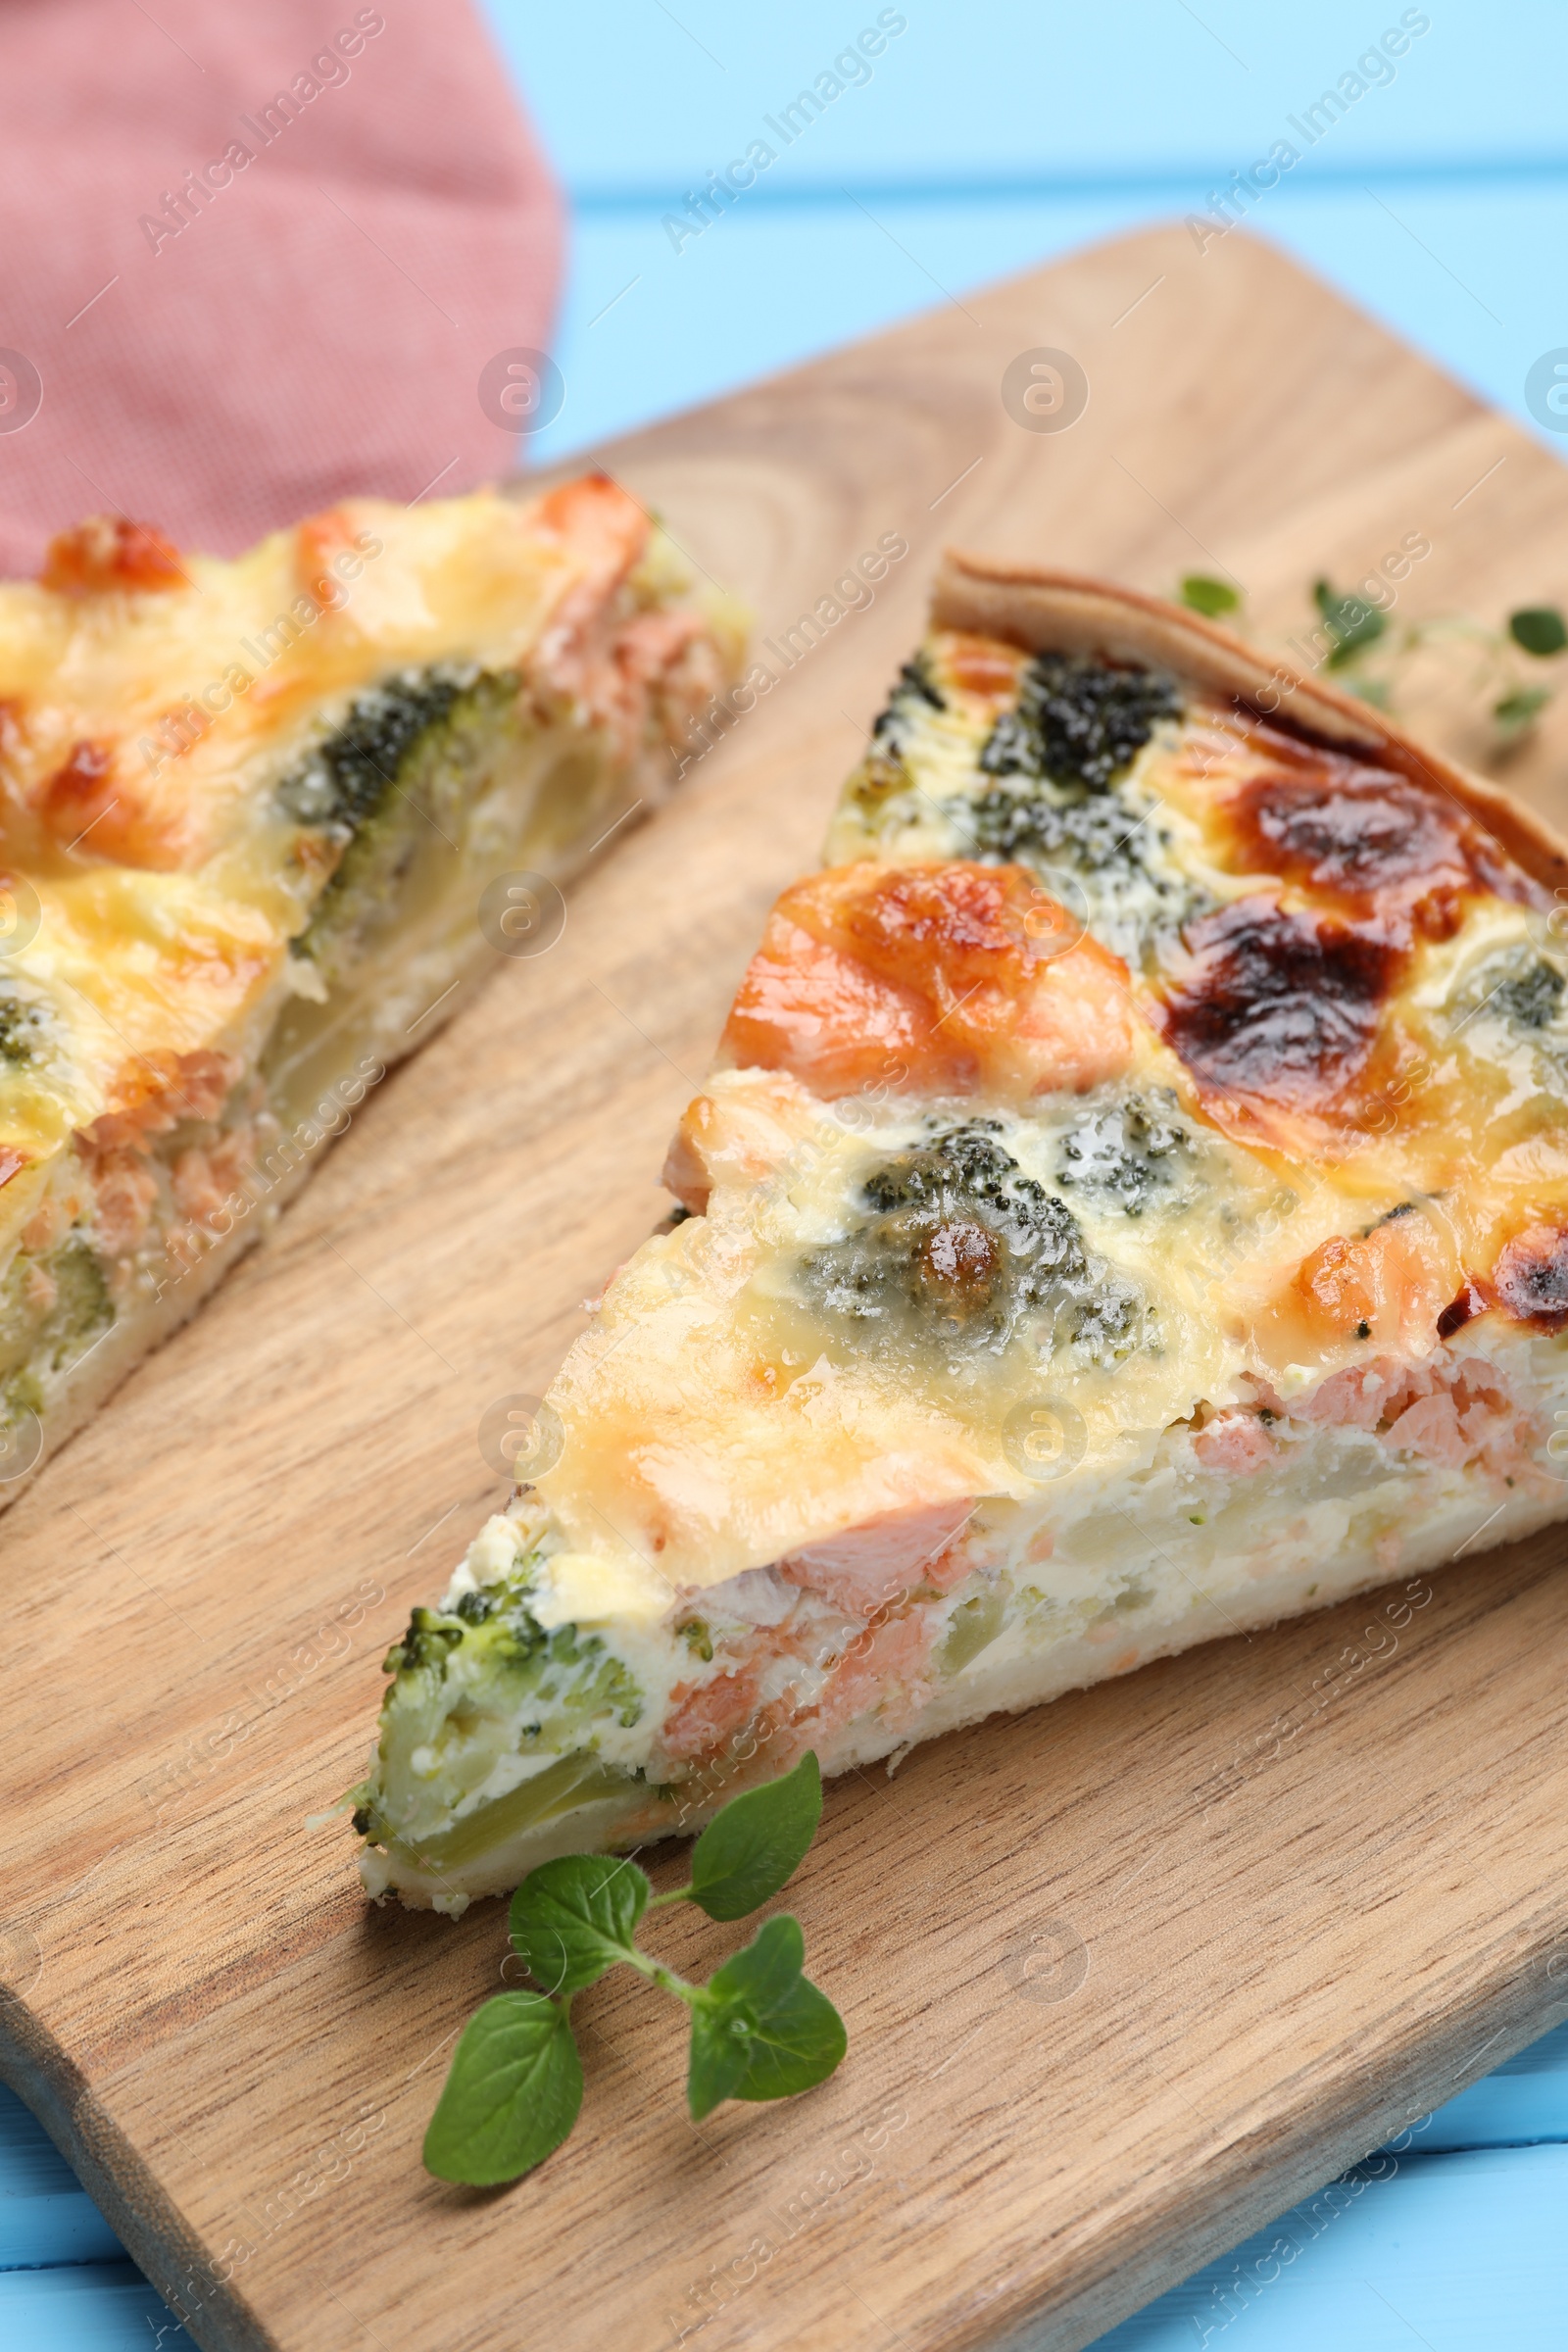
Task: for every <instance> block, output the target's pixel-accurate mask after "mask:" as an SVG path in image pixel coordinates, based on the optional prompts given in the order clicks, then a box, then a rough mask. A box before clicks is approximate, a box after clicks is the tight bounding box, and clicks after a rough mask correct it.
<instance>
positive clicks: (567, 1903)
mask: <svg viewBox="0 0 1568 2352" xmlns="http://www.w3.org/2000/svg"><path fill="white" fill-rule="evenodd" d="M821 1817H822V1777H821V1774H820V1772H819V1771H818V1769H817V1762H816V1758H815V1756H814V1755H806V1756H803V1757H802V1758H801V1761H800V1762H799V1764H797V1765H796V1767H795V1769H794V1771H793V1772H788V1773H786V1774H785V1775H784V1776H783V1778H782V1779H780V1780H777V1781H771V1782H769V1783H768V1784H767V1786H766V1787H765V1788H762V1789H747V1790H746V1792H745V1793H744V1794H743V1795H741V1796H737V1797H733V1798H732V1799H731V1800H730V1802H729V1803H728V1804H727V1805H725V1806H724V1807H723V1808H722V1810H721V1811H720V1812H718V1813H716V1814H715V1815H714V1816H713V1819H712V1820H711V1822H710V1823H709V1825H708V1827H707V1829H706V1830H704V1832H703V1834H702V1836H701V1837H700V1838H698V1840H697V1843H696V1845H695V1846H694V1847H693V1849H692V1875H691V1881H690V1884H689V1885H687V1886H685V1887H674V1888H672V1889H671V1891H670V1892H669V1893H668V1894H657V1895H656V1894H655V1892H654V1889H653V1885H652V1882H651V1881H650V1880H649V1878H648V1875H647V1873H646V1872H645V1871H641V1870H639V1869H638V1867H637V1865H636V1863H635V1862H629V1861H624V1860H620V1859H617V1858H616V1857H615V1856H614V1855H613V1854H566V1855H563V1856H562V1857H561V1859H560V1860H558V1861H555V1862H545V1863H542V1864H541V1865H540V1867H539V1869H537V1870H535V1871H532V1872H530V1874H529V1876H528V1877H527V1878H526V1879H524V1881H523V1883H522V1885H521V1886H520V1887H518V1888H517V1891H516V1893H515V1895H514V1896H513V1898H512V1912H511V1918H510V1922H509V1926H510V1930H511V1936H512V1945H513V1949H514V1951H515V1952H516V1954H517V1956H518V1958H519V1959H520V1960H521V1961H522V1962H523V1963H524V1965H525V1966H526V1968H527V1970H528V1973H529V1975H530V1976H531V1977H532V1978H533V1979H534V1982H535V1983H536V1984H537V1985H539V1986H541V1987H542V1989H541V1990H539V1991H537V1992H529V1991H521V1990H519V1991H515V1992H501V1993H497V1994H496V1996H495V1997H494V1999H493V2000H488V2001H486V2002H485V2003H484V2005H483V2007H482V2008H480V2009H478V2010H476V2011H475V2012H474V2014H473V2016H472V2017H471V2018H470V2019H469V2020H468V2023H467V2024H466V2026H465V2027H464V2029H463V2033H462V2034H461V2035H460V2037H459V2040H458V2046H457V2050H456V2052H455V2053H454V2056H453V2060H452V2066H451V2071H450V2072H449V2074H448V2076H447V2079H446V2083H445V2085H444V2087H443V2089H442V2092H441V2096H440V2099H439V2101H438V2102H437V2105H436V2110H435V2113H434V2115H433V2116H432V2117H431V2119H430V2127H429V2130H428V2131H426V2133H425V2135H424V2162H425V2167H426V2169H427V2171H429V2172H432V2173H434V2174H435V2175H436V2177H437V2179H438V2180H456V2181H462V2182H465V2183H466V2184H468V2185H470V2186H474V2187H486V2188H488V2187H493V2186H494V2185H495V2184H496V2183H497V2182H499V2181H503V2180H516V2179H517V2178H518V2176H519V2175H520V2174H522V2173H527V2172H531V2171H532V2170H533V2168H534V2167H535V2165H539V2164H542V2163H543V2162H544V2160H545V2158H546V2157H547V2156H549V2155H551V2154H553V2153H554V2151H555V2150H556V2149H557V2148H559V2147H560V2145H561V2143H562V2141H563V2140H564V2139H565V2138H566V2137H567V2135H568V2133H569V2132H570V2131H571V2128H572V2126H573V2124H575V2122H576V2121H577V2115H578V2111H579V2109H580V2108H581V2106H582V2091H583V2081H582V2062H581V2060H580V2058H579V2057H578V2054H577V2043H576V2038H575V2036H574V2035H573V2034H572V2030H571V2004H572V2000H573V1998H574V1996H575V1995H576V1994H577V1993H579V1992H582V1991H584V1990H585V1989H586V1987H587V1986H588V1985H594V1984H597V1983H598V1981H599V1979H600V1978H601V1977H602V1976H604V1975H605V1974H606V1973H607V1972H608V1971H609V1970H610V1969H612V1968H615V1967H620V1966H625V1967H627V1968H634V1969H636V1970H637V1971H638V1972H639V1974H640V1975H642V1976H645V1977H647V1978H648V1980H649V1982H650V1983H651V1984H654V1985H658V1986H659V1987H660V1989H661V1990H662V1991H663V1992H667V1993H671V1994H672V1995H673V1996H674V1998H675V1999H676V2000H678V2001H682V2002H684V2003H685V2005H686V2007H687V2009H688V2010H689V2011H690V2013H691V2056H690V2063H689V2066H688V2069H687V2077H686V2097H687V2103H688V2105H689V2107H690V2109H691V2113H692V2116H693V2118H694V2119H695V2120H697V2121H699V2122H700V2121H701V2119H702V2118H703V2117H704V2116H705V2115H709V2114H711V2111H712V2110H713V2108H715V2107H716V2106H717V2105H718V2104H719V2102H720V2101H721V2100H723V2099H787V2098H793V2097H794V2095H795V2093H796V2092H797V2091H802V2090H809V2089H810V2088H811V2086H812V2084H813V2083H816V2082H824V2081H825V2080H826V2078H827V2077H828V2076H829V2075H830V2074H832V2072H833V2070H834V2068H835V2067H836V2066H837V2065H838V2063H839V2061H840V2059H841V2058H842V2057H843V2056H844V2051H845V2047H846V2041H845V2033H844V2021H843V2020H842V2018H841V2017H840V2016H839V2013H838V2011H837V2010H836V2009H835V2008H834V2006H833V2004H832V2002H831V2001H830V2000H829V1999H828V1998H827V1995H826V1994H825V1993H823V1992H820V1991H818V1989H817V1987H816V1986H815V1985H813V1984H811V1982H810V1981H809V1978H808V1977H806V1976H805V1975H804V1974H803V1970H804V1966H805V1960H806V1943H805V1938H804V1936H802V1934H801V1923H800V1921H799V1920H798V1919H794V1918H792V1917H791V1916H790V1915H789V1914H788V1913H787V1912H786V1913H783V1914H781V1915H780V1916H779V1917H777V1918H775V1919H770V1920H767V1921H766V1922H765V1923H764V1924H763V1926H762V1927H761V1928H760V1929H759V1930H758V1933H757V1934H756V1936H754V1937H753V1938H752V1940H751V1942H750V1943H749V1944H747V1945H745V1947H744V1948H743V1949H742V1950H740V1951H738V1952H736V1953H734V1954H733V1956H732V1957H731V1958H730V1959H728V1960H726V1961H725V1962H724V1964H723V1966H722V1967H721V1968H718V1969H716V1970H715V1971H714V1973H713V1975H712V1976H711V1978H710V1980H709V1982H708V1983H707V1984H706V1985H691V1984H688V1983H687V1981H686V1979H685V1978H684V1977H680V1976H677V1975H676V1973H675V1971H674V1970H673V1969H672V1968H667V1967H666V1966H665V1965H664V1963H663V1961H662V1960H660V1959H657V1958H656V1957H655V1956H654V1954H653V1953H652V1952H645V1951H644V1950H643V1949H642V1948H641V1946H640V1945H639V1944H638V1942H637V1940H636V1937H637V1930H638V1928H639V1926H640V1925H641V1922H642V1919H643V1916H644V1914H645V1913H646V1912H648V1911H651V1910H659V1909H661V1908H662V1907H663V1906H664V1905H665V1904H668V1903H677V1902H692V1903H696V1904H697V1905H698V1907H699V1909H701V1910H704V1911H706V1912H707V1913H708V1916H709V1917H710V1919H719V1920H734V1919H743V1918H745V1917H746V1916H747V1914H748V1913H750V1912H753V1911H756V1910H757V1909H759V1908H760V1905H761V1904H763V1903H765V1902H768V1901H770V1900H771V1898H772V1897H773V1896H774V1895H775V1894H777V1893H778V1892H779V1891H780V1889H781V1888H782V1887H784V1886H785V1885H786V1884H787V1883H788V1881H789V1880H790V1879H792V1878H793V1877H794V1875H795V1873H796V1871H797V1870H798V1869H799V1867H800V1865H801V1862H802V1861H803V1859H804V1858H805V1855H806V1852H807V1849H808V1847H809V1845H810V1842H811V1839H812V1838H814V1837H815V1835H816V1828H817V1824H818V1822H819V1821H820V1820H821Z"/></svg>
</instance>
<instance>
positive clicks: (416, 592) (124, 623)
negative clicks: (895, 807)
mask: <svg viewBox="0 0 1568 2352" xmlns="http://www.w3.org/2000/svg"><path fill="white" fill-rule="evenodd" d="M686 586H687V583H686V581H685V576H684V572H683V568H682V566H681V565H680V564H679V563H678V562H677V561H676V560H675V558H674V556H673V553H672V551H671V550H670V548H669V546H668V544H667V543H666V542H665V541H664V540H663V538H662V535H661V534H660V533H659V532H657V531H656V530H655V529H654V528H653V526H652V525H651V524H650V522H649V519H648V517H647V516H646V515H644V514H643V512H642V510H641V509H640V508H639V507H638V506H637V505H636V504H635V503H634V502H633V501H632V499H631V498H630V497H628V496H627V494H626V493H625V492H624V491H622V490H620V489H618V488H617V487H616V486H615V485H614V484H613V482H611V481H610V480H608V479H607V478H606V477H605V476H603V475H595V476H589V477H586V478H584V479H582V480H579V481H576V482H570V483H567V484H565V485H564V486H563V487H561V488H559V489H555V490H552V491H550V492H548V493H547V494H545V495H544V496H543V497H541V498H536V499H534V500H532V501H531V502H528V503H521V502H519V501H517V500H515V499H512V498H508V497H505V496H502V495H500V494H499V493H496V492H493V491H487V492H479V493H476V494H475V495H473V496H471V497H466V498H455V499H448V500H444V501H440V502H434V503H431V504H430V505H427V506H419V505H416V506H414V507H401V506H397V505H393V504H389V503H387V502H383V501H380V500H374V499H364V500H358V499H357V500H351V501H349V502H347V503H346V504H344V505H342V506H340V507H336V508H333V509H332V510H331V511H330V512H329V513H327V514H323V515H315V516H313V517H312V518H311V519H310V520H309V521H307V522H303V523H301V524H300V525H299V527H298V529H297V530H291V531H281V532H278V533H277V534H276V535H275V536H274V537H272V538H270V539H268V540H266V541H264V542H263V544H262V545H261V546H260V547H258V548H256V549H255V550H254V551H253V552H252V553H251V554H250V555H248V556H245V557H242V558H240V559H239V560H238V561H236V562H233V563H226V562H219V561H217V560H215V559H212V558H208V557H202V556H185V555H181V554H179V553H177V552H176V551H175V550H174V549H173V548H172V547H170V546H169V545H168V544H167V543H166V542H165V541H163V540H162V539H161V538H160V537H159V536H158V535H157V534H156V533H155V532H152V531H150V530H148V529H146V528H144V527H142V526H139V525H135V524H130V523H125V522H120V521H116V520H114V519H113V518H112V517H99V518H98V519H97V520H96V521H93V522H90V523H87V524H84V525H83V526H81V528H80V529H78V530H75V531H72V532H69V533H67V534H66V535H65V536H64V537H63V538H61V539H58V540H56V541H55V543H54V545H53V547H52V548H51V550H50V554H49V559H48V563H47V565H46V568H45V571H44V575H43V578H42V579H41V581H39V582H37V583H31V582H26V583H24V582H20V581H19V582H9V583H5V584H0V1505H3V1504H4V1503H5V1502H7V1501H10V1500H11V1499H13V1498H14V1496H15V1495H16V1494H17V1493H18V1492H19V1490H20V1487H21V1484H22V1481H23V1479H24V1478H25V1475H26V1474H27V1472H28V1471H30V1470H31V1469H32V1468H33V1467H34V1466H35V1465H36V1463H37V1462H38V1460H39V1459H41V1457H42V1455H43V1453H44V1452H45V1451H46V1450H47V1449H48V1448H49V1447H51V1446H54V1445H56V1444H58V1443H59V1442H60V1440H61V1439H62V1438H64V1437H65V1436H67V1435H69V1433H70V1431H71V1430H72V1429H73V1427H75V1426H76V1425H77V1424H78V1423H79V1422H80V1421H81V1419H82V1418H83V1417H84V1415H85V1414H86V1413H87V1412H88V1411H90V1409H91V1408H92V1406H93V1405H94V1404H95V1403H96V1402H97V1400H98V1399H99V1398H100V1397H102V1396H104V1395H105V1394H106V1393H107V1391H108V1390H109V1389H110V1388H111V1387H113V1385H114V1384H115V1382H116V1381H117V1380H119V1379H120V1378H121V1377H123V1374H124V1373H125V1372H126V1371H127V1370H128V1369H129V1368H130V1366H131V1364H132V1363H133V1362H134V1361H135V1360H136V1359H137V1358H138V1357H139V1356H140V1355H142V1354H143V1353H144V1352H145V1351H146V1349H147V1348H149V1347H151V1346H152V1345H153V1344H154V1343H155V1342H156V1341H157V1340H158V1339H159V1338H161V1337H162V1336H163V1334H164V1333H165V1332H166V1331H168V1330H169V1329H170V1328H171V1327H172V1325H173V1324H174V1323H176V1322H177V1321H179V1320H180V1319H181V1318H182V1317H183V1316H184V1315H186V1314H187V1313H188V1312H189V1311H190V1309H191V1308H192V1307H193V1306H194V1305H195V1304H196V1302H197V1300H198V1299H200V1297H201V1296H202V1294H203V1293H204V1292H205V1291H206V1290H207V1289H208V1288H210V1287H211V1284H212V1283H213V1281H214V1280H215V1279H216V1277H217V1275H218V1274H219V1273H220V1272H221V1270H222V1269H223V1267H224V1266H225V1265H226V1264H227V1263H228V1262H229V1260H230V1259H231V1258H232V1256H233V1255H234V1253H235V1252H236V1250H239V1249H240V1248H241V1247H242V1246H243V1245H244V1243H245V1242H246V1240H248V1239H250V1238H253V1237H254V1236H255V1234H256V1233H257V1231H258V1229H259V1228H260V1227H261V1226H262V1225H263V1223H264V1222H265V1220H266V1218H267V1216H268V1215H269V1214H270V1211H271V1210H272V1208H274V1207H275V1206H276V1204H277V1203H278V1202H279V1201H281V1200H282V1199H283V1198H285V1197H286V1195H287V1193H288V1192H289V1191H290V1190H291V1189H292V1188H293V1186H294V1185H295V1184H296V1183H297V1182H298V1180H299V1179H300V1177H301V1176H302V1175H303V1174H304V1172H305V1170H306V1169H307V1168H308V1167H309V1165H310V1164H311V1162H312V1159H313V1157H314V1155H315V1152H316V1150H317V1147H318V1146H319V1144H320V1143H321V1142H322V1140H323V1138H324V1137H325V1136H327V1135H330V1134H332V1133H334V1132H336V1131H337V1130H338V1129H339V1128H340V1127H341V1126H342V1125H343V1124H344V1123H345V1122H346V1120H347V1118H348V1117H349V1115H350V1113H351V1111H352V1109H353V1107H354V1106H355V1104H357V1103H359V1102H360V1101H361V1100H362V1099H363V1097H364V1095H365V1092H366V1089H367V1087H368V1085H371V1084H373V1083H374V1081H375V1080H376V1079H377V1078H379V1076H380V1075H381V1073H382V1071H383V1070H384V1069H385V1068H387V1067H389V1066H390V1065H391V1063H393V1062H394V1061H396V1060H397V1059H399V1058H400V1057H401V1056H402V1055H403V1054H407V1053H408V1052H409V1051H411V1049H412V1048H413V1047H415V1046H417V1045H420V1044H422V1043H423V1042H424V1040H425V1038H426V1037H427V1036H429V1035H430V1034H431V1032H432V1030H433V1029H434V1028H435V1027H436V1026H438V1025H439V1023H440V1022H441V1021H443V1020H444V1019H446V1018H447V1016H448V1015H449V1014H450V1013H451V1012H452V1011H453V1009H454V1008H455V1006H456V1005H458V1004H459V1003H460V1002H461V1001H462V998H463V995H464V992H465V989H466V987H468V986H470V985H471V984H472V983H473V982H474V981H476V980H477V979H478V978H479V977H481V976H482V974H483V973H484V972H485V970H487V969H489V968H493V966H494V963H495V961H496V951H497V949H498V948H500V949H501V950H502V951H503V952H504V953H510V952H514V950H515V947H516V946H517V945H518V944H519V942H520V944H521V945H522V946H523V947H526V946H527V944H528V943H527V937H526V927H527V925H528V923H529V922H530V921H537V920H538V909H539V903H540V901H541V899H542V898H544V897H547V896H548V892H549V887H550V878H551V877H554V876H559V875H564V873H565V872H566V871H567V870H569V869H570V867H571V866H573V865H574V864H575V863H577V862H579V861H580V860H581V859H582V858H583V857H585V856H586V855H587V853H588V852H589V850H590V848H591V847H592V846H593V845H594V843H595V842H596V841H597V839H598V838H599V837H600V836H601V835H603V834H604V833H605V832H606V830H607V829H613V826H614V824H615V822H616V820H617V819H618V818H620V817H621V816H623V815H625V814H626V813H628V812H629V811H630V809H632V808H633V807H634V806H636V805H638V804H639V803H649V804H651V803H653V802H655V801H657V800H658V799H659V798H661V797H662V792H663V789H664V786H665V783H666V781H667V778H668V776H669V774H670V771H671V766H672V762H671V759H670V752H671V749H672V747H673V746H675V745H677V744H679V743H680V742H681V741H682V740H683V739H684V737H685V735H686V732H687V727H688V722H689V720H690V718H691V716H692V714H693V713H694V712H696V711H699V710H701V709H702V708H703V707H704V706H705V705H706V704H707V703H708V701H709V699H710V698H711V694H712V693H713V691H714V689H715V688H716V687H717V686H719V685H721V684H722V682H723V680H724V678H725V676H726V675H727V674H728V672H729V670H730V668H731V667H732V665H733V659H734V655H735V653H736V651H737V650H738V649H737V646H736V642H735V637H736V632H735V624H734V620H733V618H732V617H730V616H726V615H725V614H723V613H713V614H705V613H704V612H702V611H701V610H699V609H698V607H697V606H696V605H695V604H694V603H693V602H692V601H691V599H690V598H689V597H688V596H687V595H686ZM519 876H521V877H527V876H532V877H533V884H532V888H533V897H532V899H531V900H527V901H526V902H525V903H524V902H523V901H521V900H519V903H517V904H512V903H511V902H508V903H506V904H504V905H499V906H497V907H495V908H494V909H492V910H491V911H492V920H491V921H490V923H489V926H488V929H487V927H486V923H485V912H486V902H485V896H484V894H485V892H486V890H487V888H490V887H491V886H492V885H493V886H494V887H493V890H492V896H494V895H495V894H496V893H497V892H499V893H500V894H501V897H502V899H503V900H505V899H506V894H507V892H508V891H509V889H515V888H520V890H521V891H522V892H526V891H527V890H528V888H529V884H528V882H527V881H526V879H524V880H523V881H522V882H521V883H520V885H519V884H518V881H517V878H518V877H519Z"/></svg>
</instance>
